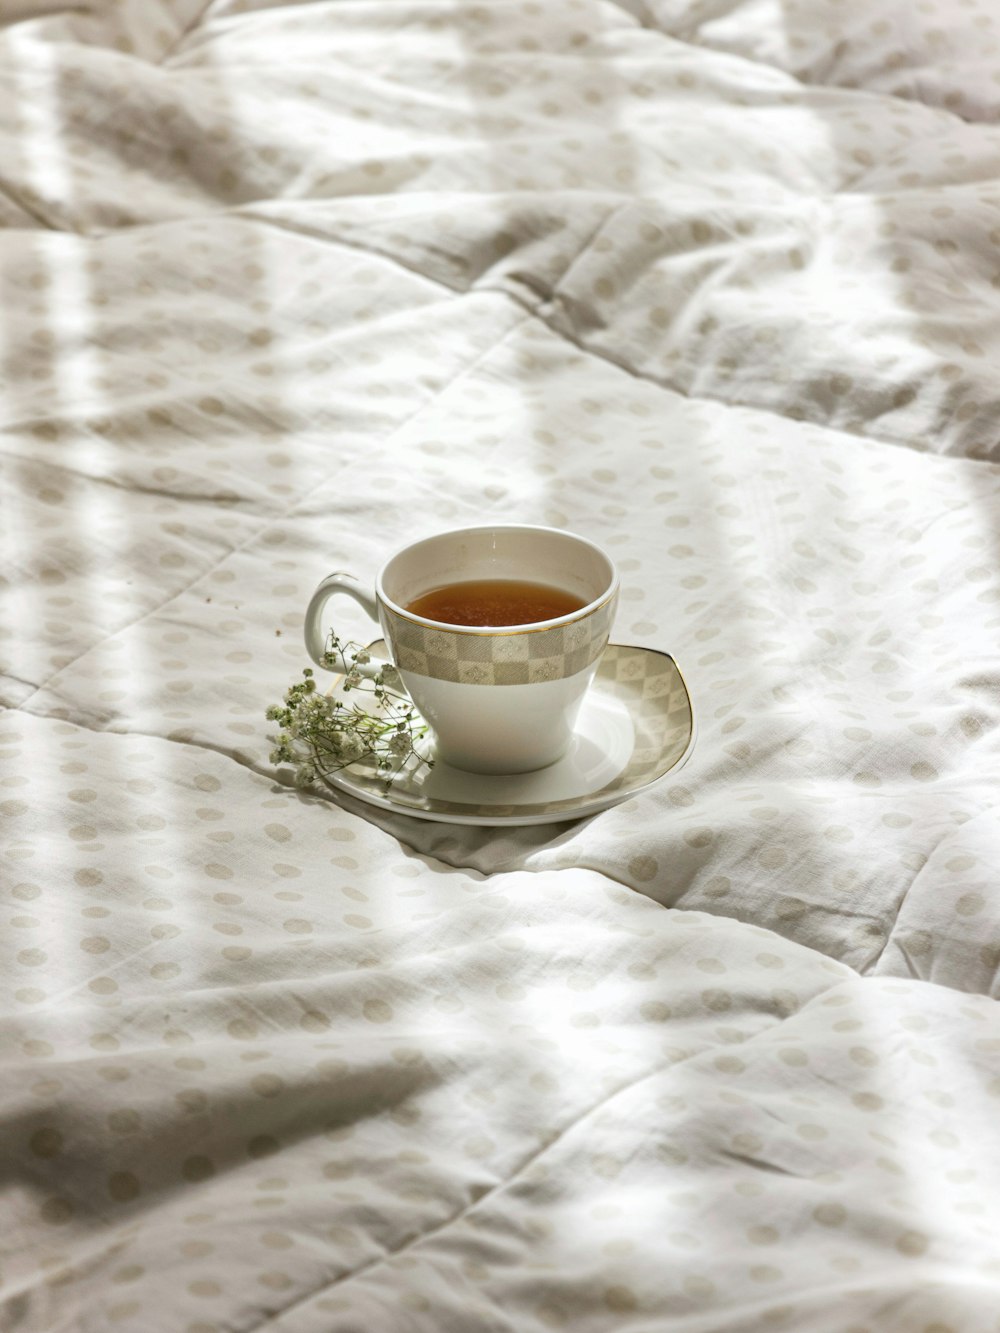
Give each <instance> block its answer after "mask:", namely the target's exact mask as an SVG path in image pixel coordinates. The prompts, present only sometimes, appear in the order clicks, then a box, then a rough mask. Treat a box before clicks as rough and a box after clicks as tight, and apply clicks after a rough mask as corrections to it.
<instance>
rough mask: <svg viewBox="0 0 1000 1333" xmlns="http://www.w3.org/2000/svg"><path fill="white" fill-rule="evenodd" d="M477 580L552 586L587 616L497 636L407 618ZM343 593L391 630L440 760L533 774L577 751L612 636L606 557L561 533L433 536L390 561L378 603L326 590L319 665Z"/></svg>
mask: <svg viewBox="0 0 1000 1333" xmlns="http://www.w3.org/2000/svg"><path fill="white" fill-rule="evenodd" d="M478 579H516V580H525V581H527V582H532V583H544V584H548V585H550V586H554V587H557V588H560V589H562V590H563V591H564V592H567V593H572V594H574V595H575V596H577V597H580V598H582V599H583V600H584V602H585V605H584V606H583V607H581V608H580V609H579V610H577V611H573V612H571V613H570V614H568V615H564V616H560V617H558V618H556V619H553V620H544V621H539V622H537V623H533V624H528V625H504V626H501V627H497V628H491V627H482V626H477V625H453V624H445V623H444V622H441V621H434V620H428V619H427V618H426V617H424V616H419V615H414V614H413V612H411V611H408V610H407V609H406V607H407V606H408V605H409V604H410V603H412V602H413V601H415V600H416V598H418V597H420V596H422V595H423V594H424V593H427V592H430V591H432V590H433V589H435V588H440V587H443V586H445V585H448V584H452V583H459V582H465V581H471V580H478ZM337 593H346V594H347V596H349V597H352V598H353V599H354V600H355V601H356V602H357V603H358V604H359V605H360V606H361V607H363V608H364V610H365V611H367V613H368V614H369V615H370V616H371V617H372V619H373V620H377V621H378V622H379V624H380V625H381V627H382V636H383V638H384V639H385V641H386V643H387V644H388V646H389V652H390V655H391V657H392V661H393V664H394V665H395V666H396V668H397V669H398V671H399V673H400V675H401V677H402V679H403V684H404V685H405V686H406V690H407V693H408V694H409V695H410V697H411V699H412V700H413V702H414V704H415V705H416V707H417V709H418V710H419V712H420V713H421V714H422V715H423V717H424V718H425V719H426V720H427V721H428V722H429V723H430V725H431V727H432V728H433V731H434V734H435V738H436V742H437V743H436V747H435V752H436V754H437V757H438V758H439V759H441V760H443V761H445V762H446V763H449V764H452V765H454V766H455V767H456V768H464V769H470V770H471V771H472V772H475V773H527V772H530V771H531V770H533V769H536V768H544V767H545V766H546V765H548V764H552V763H555V761H556V760H557V759H560V758H562V756H563V755H564V754H565V752H566V750H567V748H568V746H569V742H570V739H571V737H572V734H573V724H574V722H575V721H576V716H577V713H578V712H579V708H580V704H581V702H582V700H583V696H584V694H585V693H586V691H587V687H588V686H589V684H590V682H591V680H592V679H593V677H594V673H595V672H596V670H597V665H598V662H599V661H600V658H601V654H602V653H603V652H604V649H605V647H606V646H607V642H608V637H609V635H610V632H611V624H612V621H613V620H614V614H615V610H616V607H617V603H618V573H617V571H616V569H615V567H614V565H613V564H612V562H611V560H610V558H609V557H608V556H607V555H605V553H604V552H603V551H602V550H601V549H600V547H599V546H595V545H594V543H593V542H590V541H587V540H586V538H584V537H578V536H576V535H574V534H573V533H570V532H561V531H559V530H558V529H556V528H541V527H531V526H527V525H522V524H490V525H488V526H484V527H477V528H463V529H460V530H457V531H454V532H444V533H441V534H439V535H438V536H435V537H427V538H425V539H424V540H423V541H418V542H414V543H412V545H409V546H405V547H403V549H402V550H400V551H397V552H396V554H395V555H393V556H390V558H389V559H388V560H387V561H386V562H385V564H384V565H383V566H382V568H381V570H380V571H379V574H378V577H377V579H376V580H375V594H374V596H372V595H371V594H370V593H368V592H366V591H365V590H364V589H363V588H362V586H361V585H360V584H359V583H358V581H357V580H356V579H355V578H354V577H353V576H352V575H350V574H345V573H336V574H330V575H329V576H328V577H327V578H325V579H324V580H323V582H322V583H321V584H320V585H319V587H318V588H317V589H316V591H315V592H314V593H313V596H312V599H311V601H310V602H309V606H308V609H307V611H306V620H305V637H306V648H307V649H308V651H309V655H310V657H311V658H312V659H313V661H314V662H316V663H317V664H318V665H320V666H323V665H324V662H323V653H324V651H325V644H326V636H325V633H324V630H323V621H322V615H323V610H324V607H325V606H326V603H327V601H328V599H329V598H330V597H333V596H335V595H336V594H337ZM378 665H379V664H378V663H374V666H375V667H376V668H377V667H378Z"/></svg>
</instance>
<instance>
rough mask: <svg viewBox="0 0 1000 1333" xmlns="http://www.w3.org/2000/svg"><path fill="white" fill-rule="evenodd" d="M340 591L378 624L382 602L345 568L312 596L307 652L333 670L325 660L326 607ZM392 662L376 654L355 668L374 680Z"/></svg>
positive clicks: (308, 617)
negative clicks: (324, 629) (383, 659)
mask: <svg viewBox="0 0 1000 1333" xmlns="http://www.w3.org/2000/svg"><path fill="white" fill-rule="evenodd" d="M337 593H346V594H347V596H348V597H351V598H353V600H354V601H355V602H357V604H358V606H360V607H361V609H362V611H365V612H366V613H367V614H368V615H370V616H371V618H372V620H374V621H375V623H376V624H378V605H377V603H376V601H375V598H374V597H373V596H372V595H371V593H369V592H366V591H365V589H364V588H363V587H362V586H361V584H360V583H359V582H358V580H357V579H356V578H355V577H354V575H353V574H347V573H345V572H344V571H343V570H338V572H337V573H335V574H328V575H327V576H326V578H325V579H324V580H323V582H322V583H321V584H320V585H319V587H318V588H317V589H316V591H315V592H314V593H313V595H312V597H311V598H310V599H309V605H308V606H307V607H306V621H305V638H306V652H308V654H309V656H310V657H311V658H312V660H313V661H314V662H315V663H316V665H317V666H319V667H323V668H324V670H329V668H328V667H327V665H326V663H325V662H324V661H323V655H324V653H325V652H326V634H325V633H324V631H323V610H324V608H325V606H326V604H327V602H328V601H329V600H330V598H331V597H334V596H336V594H337ZM346 665H350V664H349V663H348V664H346ZM388 665H389V663H387V662H383V661H380V660H379V659H378V658H376V657H373V658H372V659H371V661H370V662H366V663H360V662H356V663H354V669H355V671H357V672H358V673H359V675H362V676H367V677H368V678H369V679H370V678H371V677H372V676H375V675H377V673H378V672H379V671H381V670H382V668H383V667H385V666H388Z"/></svg>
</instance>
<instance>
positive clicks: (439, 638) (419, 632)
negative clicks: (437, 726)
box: [380, 592, 618, 685]
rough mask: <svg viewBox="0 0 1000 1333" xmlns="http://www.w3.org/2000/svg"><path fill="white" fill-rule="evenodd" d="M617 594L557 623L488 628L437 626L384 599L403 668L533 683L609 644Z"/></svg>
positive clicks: (439, 676) (437, 676)
mask: <svg viewBox="0 0 1000 1333" xmlns="http://www.w3.org/2000/svg"><path fill="white" fill-rule="evenodd" d="M617 604H618V594H617V592H616V593H614V594H613V595H612V596H611V597H609V598H608V600H607V601H606V602H603V603H602V604H601V605H600V606H598V607H597V608H596V609H595V610H593V611H591V612H590V613H589V614H586V615H581V616H580V617H578V618H577V619H576V620H571V621H568V622H567V623H566V624H565V625H557V626H555V628H553V629H538V630H536V629H531V628H524V627H512V628H510V629H498V630H495V631H491V632H490V633H488V634H473V633H464V634H463V633H461V632H460V631H452V630H448V629H432V628H430V626H428V625H421V624H418V623H417V622H416V621H414V620H411V619H409V617H408V616H402V615H398V614H397V613H396V612H394V611H392V610H390V608H389V607H387V606H386V605H385V604H384V603H383V604H382V605H381V608H380V609H381V612H382V626H383V629H384V630H385V633H386V639H387V640H388V643H389V647H390V649H391V652H392V656H393V660H394V661H395V663H396V666H397V667H399V669H400V671H409V672H412V673H413V674H414V675H415V676H429V677H431V679H433V680H452V681H458V682H460V683H461V684H463V685H534V684H536V683H537V682H538V681H543V680H564V679H565V678H566V677H567V676H575V675H576V674H577V672H579V671H584V670H585V669H586V668H587V667H589V666H590V665H591V663H592V662H595V661H596V660H597V658H599V657H600V655H601V653H603V652H604V649H605V648H606V647H607V643H608V637H609V635H610V633H611V624H612V622H613V620H614V617H615V609H616V607H617Z"/></svg>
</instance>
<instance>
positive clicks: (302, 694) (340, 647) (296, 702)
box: [267, 631, 434, 790]
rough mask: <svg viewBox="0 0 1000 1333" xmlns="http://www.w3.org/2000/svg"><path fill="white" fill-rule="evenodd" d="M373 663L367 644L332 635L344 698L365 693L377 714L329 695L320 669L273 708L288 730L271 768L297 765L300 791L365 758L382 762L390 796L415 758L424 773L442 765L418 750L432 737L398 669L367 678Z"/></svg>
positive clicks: (271, 713)
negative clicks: (319, 680) (319, 679)
mask: <svg viewBox="0 0 1000 1333" xmlns="http://www.w3.org/2000/svg"><path fill="white" fill-rule="evenodd" d="M371 660H372V659H371V654H370V653H369V652H368V649H367V648H365V647H363V646H362V645H361V644H360V643H354V642H353V641H351V640H342V639H339V638H338V637H337V635H336V634H334V633H333V631H331V632H330V634H329V636H328V637H327V642H326V652H325V653H324V655H323V665H324V666H325V667H328V668H329V669H330V670H331V671H337V670H340V671H343V672H344V681H343V686H342V693H343V694H349V693H350V692H351V691H361V692H363V693H365V694H367V695H369V696H370V697H372V698H373V699H374V701H375V706H376V710H377V711H375V712H368V710H367V709H366V708H364V707H363V706H362V705H361V704H359V703H354V702H352V703H350V704H348V703H347V702H345V701H344V700H343V699H342V698H339V697H333V698H331V697H330V696H329V695H326V694H321V693H320V692H319V691H318V690H317V689H316V681H315V680H314V678H313V671H312V667H306V668H305V670H304V671H303V672H302V676H303V679H302V680H300V681H299V682H298V683H297V684H295V685H291V686H289V688H288V689H287V690H286V691H285V701H284V703H283V704H280V705H275V706H274V707H272V708H269V709H268V710H267V717H268V720H269V721H271V722H277V723H279V724H280V726H281V734H280V735H279V736H278V737H277V738H276V741H275V746H274V749H273V750H272V751H271V763H272V764H291V765H292V766H293V768H294V780H295V785H296V786H297V787H312V786H315V785H316V784H317V783H318V782H321V781H322V780H324V779H326V778H329V777H330V776H331V774H333V773H336V772H338V771H339V770H340V769H342V768H346V767H347V766H348V765H349V764H356V763H358V761H359V760H362V759H371V760H373V761H374V763H375V766H376V768H377V770H378V772H379V774H380V776H381V777H382V778H383V781H384V784H385V789H386V790H388V789H389V787H391V785H392V783H393V781H394V780H395V779H396V777H397V776H398V775H399V772H400V770H401V769H402V768H403V767H404V766H405V765H406V764H407V763H408V762H409V760H410V759H415V760H416V761H417V766H418V767H420V766H421V765H426V766H427V767H428V768H432V767H433V766H434V761H433V760H432V759H429V758H427V757H426V756H425V755H423V754H421V752H420V751H419V750H418V749H417V746H416V742H417V741H419V740H420V739H422V737H424V736H426V734H427V731H428V727H427V725H426V723H424V722H422V721H421V720H420V718H419V716H418V715H417V714H416V713H415V712H414V708H413V702H412V700H411V699H410V697H409V696H408V695H407V694H406V693H405V692H404V690H403V682H402V680H401V679H400V676H399V672H398V671H397V670H396V668H395V667H394V666H392V664H391V663H386V664H385V665H384V666H382V667H381V668H380V669H379V670H378V671H377V672H363V671H362V668H364V667H367V666H369V665H370V663H371Z"/></svg>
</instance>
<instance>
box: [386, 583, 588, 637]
mask: <svg viewBox="0 0 1000 1333" xmlns="http://www.w3.org/2000/svg"><path fill="white" fill-rule="evenodd" d="M586 605H587V603H586V601H585V600H584V599H583V598H582V597H577V596H576V595H575V593H571V592H564V591H563V590H562V588H553V587H552V586H550V585H549V584H546V583H527V582H524V581H523V580H521V579H469V580H467V581H466V582H464V583H448V584H446V585H445V586H444V587H442V588H432V589H431V591H430V592H425V593H422V594H421V596H419V597H417V598H416V599H415V600H414V601H412V602H409V603H408V604H407V607H406V609H407V611H411V612H412V613H413V614H414V615H415V616H424V617H425V618H426V619H427V620H438V621H442V622H443V623H444V624H446V625H483V626H495V625H533V624H535V623H536V622H537V621H539V620H554V619H555V618H556V617H557V616H568V615H569V614H570V613H571V612H573V611H579V610H581V608H583V607H585V606H586Z"/></svg>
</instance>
